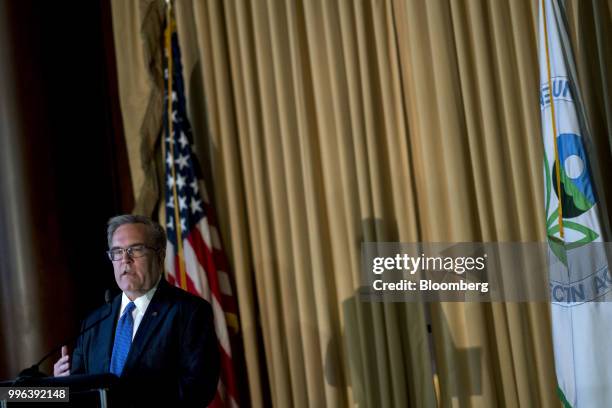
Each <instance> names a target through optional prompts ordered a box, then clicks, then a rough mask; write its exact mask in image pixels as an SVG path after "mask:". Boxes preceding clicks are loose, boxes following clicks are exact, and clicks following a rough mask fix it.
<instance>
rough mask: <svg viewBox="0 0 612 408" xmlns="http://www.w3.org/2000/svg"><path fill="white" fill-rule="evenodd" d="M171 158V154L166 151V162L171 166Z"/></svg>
mask: <svg viewBox="0 0 612 408" xmlns="http://www.w3.org/2000/svg"><path fill="white" fill-rule="evenodd" d="M172 163H173V160H172V156H171V155H170V152H168V154H167V155H166V164H167V165H168V166H172Z"/></svg>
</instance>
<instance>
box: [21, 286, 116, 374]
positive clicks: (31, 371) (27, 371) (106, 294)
mask: <svg viewBox="0 0 612 408" xmlns="http://www.w3.org/2000/svg"><path fill="white" fill-rule="evenodd" d="M111 300H112V295H111V291H110V289H106V290H105V291H104V303H105V304H106V306H108V311H107V313H106V314H105V315H104V316H103V317H101V318H100V319H98V320H96V321H95V322H93V323H92V324H90V325H89V326H87V327H85V328H84V329H83V330H81V331H80V332H79V334H77V335H76V336H72V337H70V338H68V339H67V340H65V341H63V342H62V343H61V344H60V345H58V346H56V347H54V348H53V349H52V350H51V351H50V352H48V353H47V354H45V356H44V357H43V358H41V359H40V361H39V362H38V363H36V364H34V365H33V366H32V367H30V368H26V369H25V370H22V371H21V372H20V373H19V375H18V376H17V379H16V380H15V383H14V384H17V383H18V382H19V381H22V380H25V379H28V378H33V377H38V378H40V377H46V376H47V375H46V374H44V373H42V372H40V370H39V367H40V365H41V364H42V363H44V362H45V360H47V359H48V358H49V357H51V356H52V355H53V354H55V353H57V352H58V351H60V350H61V348H62V347H63V346H64V345H66V344H71V343H72V342H73V341H75V340H76V339H78V338H79V337H80V336H81V335H83V334H84V333H86V332H88V331H89V330H91V329H93V328H94V327H96V326H97V325H98V324H100V323H101V322H102V321H104V320H106V319H107V318H108V317H109V316H110V314H111V313H112V311H113V308H112V307H111Z"/></svg>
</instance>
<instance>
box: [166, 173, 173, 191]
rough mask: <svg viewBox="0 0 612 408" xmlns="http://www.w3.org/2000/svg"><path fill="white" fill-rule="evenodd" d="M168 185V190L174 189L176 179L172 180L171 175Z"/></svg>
mask: <svg viewBox="0 0 612 408" xmlns="http://www.w3.org/2000/svg"><path fill="white" fill-rule="evenodd" d="M167 184H168V188H172V187H174V179H173V178H172V176H171V175H168V181H167Z"/></svg>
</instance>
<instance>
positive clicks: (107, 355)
mask: <svg viewBox="0 0 612 408" xmlns="http://www.w3.org/2000/svg"><path fill="white" fill-rule="evenodd" d="M120 307H121V295H119V296H116V297H115V299H113V303H112V311H111V314H110V316H108V318H106V319H105V320H104V321H103V322H102V323H100V332H99V333H100V336H99V339H100V340H99V341H100V343H99V345H98V353H100V354H101V358H100V360H99V361H102V362H103V363H102V364H103V365H102V372H106V373H107V372H110V359H111V354H112V352H113V341H114V339H115V322H116V321H117V316H118V315H119V308H120Z"/></svg>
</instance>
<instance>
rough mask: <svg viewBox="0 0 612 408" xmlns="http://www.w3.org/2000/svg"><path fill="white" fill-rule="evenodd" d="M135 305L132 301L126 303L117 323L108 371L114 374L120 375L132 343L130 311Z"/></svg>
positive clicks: (132, 319)
mask: <svg viewBox="0 0 612 408" xmlns="http://www.w3.org/2000/svg"><path fill="white" fill-rule="evenodd" d="M135 307H136V306H135V305H134V302H130V303H128V304H127V306H126V307H125V310H124V311H123V315H121V318H120V319H119V323H117V330H116V331H115V344H114V345H113V355H112V357H111V363H110V372H111V373H113V374H115V375H116V376H121V372H122V371H123V366H124V365H125V360H126V359H127V355H128V352H129V351H130V346H131V345H132V331H133V330H134V318H133V317H132V311H133V310H134V308H135Z"/></svg>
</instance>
